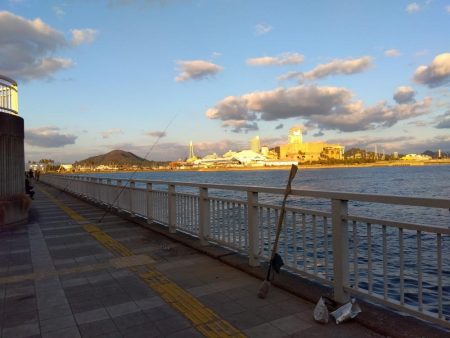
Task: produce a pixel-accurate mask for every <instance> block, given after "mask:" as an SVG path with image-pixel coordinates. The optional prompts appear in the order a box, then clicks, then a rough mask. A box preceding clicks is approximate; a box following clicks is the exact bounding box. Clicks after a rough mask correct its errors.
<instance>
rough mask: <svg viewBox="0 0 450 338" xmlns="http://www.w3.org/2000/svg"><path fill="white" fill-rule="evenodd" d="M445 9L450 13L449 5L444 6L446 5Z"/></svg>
mask: <svg viewBox="0 0 450 338" xmlns="http://www.w3.org/2000/svg"><path fill="white" fill-rule="evenodd" d="M445 10H446V11H447V13H449V14H450V5H448V6H446V7H445Z"/></svg>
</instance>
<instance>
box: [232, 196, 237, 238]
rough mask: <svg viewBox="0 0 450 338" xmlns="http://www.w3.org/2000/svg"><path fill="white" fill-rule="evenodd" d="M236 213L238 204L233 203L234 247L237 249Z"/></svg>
mask: <svg viewBox="0 0 450 338" xmlns="http://www.w3.org/2000/svg"><path fill="white" fill-rule="evenodd" d="M236 212H237V208H236V203H235V202H233V246H234V247H236V242H237V240H236V236H237V221H236V219H237V217H236Z"/></svg>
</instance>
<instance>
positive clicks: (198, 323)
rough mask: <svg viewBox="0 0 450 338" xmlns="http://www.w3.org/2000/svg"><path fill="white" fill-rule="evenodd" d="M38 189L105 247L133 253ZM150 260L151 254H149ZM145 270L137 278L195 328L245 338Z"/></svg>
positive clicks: (150, 268)
mask: <svg viewBox="0 0 450 338" xmlns="http://www.w3.org/2000/svg"><path fill="white" fill-rule="evenodd" d="M39 190H40V191H41V192H42V193H43V194H44V195H45V196H46V197H47V198H48V199H50V200H51V201H52V202H54V203H55V204H56V205H57V206H58V207H59V208H60V209H61V210H63V211H64V212H65V213H66V214H67V215H68V216H69V217H70V218H72V219H73V220H75V221H77V223H78V224H80V225H82V227H83V229H84V230H85V231H86V232H88V233H89V234H91V236H93V237H94V238H95V239H96V240H97V241H98V242H100V243H101V244H102V245H103V246H105V247H106V248H108V249H110V250H112V251H114V252H116V253H118V254H120V255H122V256H124V257H129V256H134V254H133V252H132V251H131V250H129V249H128V248H127V247H125V246H124V245H123V244H122V243H120V242H118V241H116V240H115V239H114V238H112V237H111V236H109V235H108V234H106V233H105V232H103V231H102V230H101V229H100V228H99V227H97V226H96V225H94V224H92V223H91V222H89V220H88V219H86V218H85V217H83V216H82V215H80V214H78V213H77V212H76V211H74V210H73V209H71V208H70V207H68V206H67V205H66V204H64V203H63V202H61V201H60V200H58V199H56V198H55V197H54V196H53V195H52V194H50V193H49V192H47V191H46V190H45V189H44V188H42V187H39ZM150 259H151V257H150ZM145 267H146V268H147V270H148V271H146V272H141V273H138V275H139V277H140V278H141V279H143V281H144V282H145V283H146V284H147V285H148V286H149V287H151V288H152V289H153V290H154V291H156V292H157V293H158V294H159V295H160V297H161V298H162V299H164V300H165V301H166V302H167V303H168V304H169V305H171V306H172V307H173V308H175V309H176V310H177V311H178V312H179V313H180V314H182V315H183V316H184V317H186V318H187V319H189V320H190V321H191V322H192V324H193V325H194V327H195V328H196V329H197V331H199V332H200V333H201V334H203V335H204V336H205V337H208V338H216V337H217V338H220V337H245V335H244V333H242V332H241V331H240V330H238V329H237V328H235V327H234V326H233V325H232V324H230V323H229V322H227V321H226V320H224V319H222V318H220V317H219V316H218V315H217V314H216V313H215V312H214V311H212V310H211V309H209V308H208V307H206V306H205V305H203V304H202V303H201V302H200V301H199V300H198V299H197V298H195V297H194V296H193V295H192V294H190V293H189V292H187V291H186V290H184V289H183V288H181V287H180V286H178V285H177V284H176V283H175V282H173V281H171V280H170V279H169V278H168V277H167V276H165V275H164V274H163V273H161V272H160V271H158V270H157V269H156V268H155V267H154V266H152V265H149V264H146V265H145ZM129 270H131V271H133V272H136V273H137V272H138V271H137V270H138V269H137V268H136V267H130V268H129Z"/></svg>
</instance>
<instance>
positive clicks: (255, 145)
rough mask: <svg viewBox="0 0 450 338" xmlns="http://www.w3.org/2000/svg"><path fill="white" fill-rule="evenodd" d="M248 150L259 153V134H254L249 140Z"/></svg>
mask: <svg viewBox="0 0 450 338" xmlns="http://www.w3.org/2000/svg"><path fill="white" fill-rule="evenodd" d="M250 150H251V151H253V152H255V153H259V152H260V151H261V144H260V141H259V136H255V137H254V138H252V139H251V140H250Z"/></svg>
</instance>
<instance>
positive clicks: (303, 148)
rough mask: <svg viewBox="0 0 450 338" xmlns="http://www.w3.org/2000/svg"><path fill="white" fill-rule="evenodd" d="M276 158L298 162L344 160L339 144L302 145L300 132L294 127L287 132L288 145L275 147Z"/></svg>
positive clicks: (315, 143)
mask: <svg viewBox="0 0 450 338" xmlns="http://www.w3.org/2000/svg"><path fill="white" fill-rule="evenodd" d="M275 150H276V151H277V153H278V158H279V159H280V160H282V161H284V160H297V161H299V162H306V161H319V160H326V159H335V160H342V159H344V147H343V146H341V145H339V144H328V143H324V142H307V143H303V137H302V130H301V128H300V127H298V126H295V127H292V128H291V129H290V130H289V134H288V143H287V144H283V145H280V146H279V147H276V148H275Z"/></svg>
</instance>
